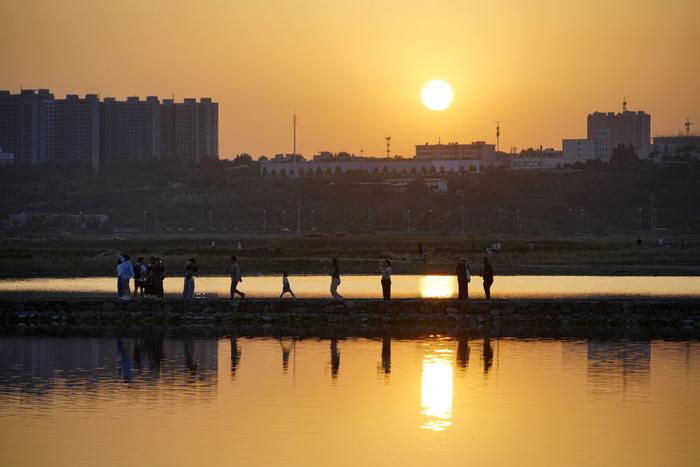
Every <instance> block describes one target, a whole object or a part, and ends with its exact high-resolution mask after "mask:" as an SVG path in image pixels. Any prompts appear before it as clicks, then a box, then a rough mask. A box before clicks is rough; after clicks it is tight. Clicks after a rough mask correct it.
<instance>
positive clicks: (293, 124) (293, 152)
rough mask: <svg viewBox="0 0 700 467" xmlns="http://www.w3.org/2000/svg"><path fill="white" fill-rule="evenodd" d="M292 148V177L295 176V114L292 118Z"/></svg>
mask: <svg viewBox="0 0 700 467" xmlns="http://www.w3.org/2000/svg"><path fill="white" fill-rule="evenodd" d="M292 127H293V129H292V133H293V140H294V143H293V149H292V178H296V176H297V115H296V114H294V117H293V118H292Z"/></svg>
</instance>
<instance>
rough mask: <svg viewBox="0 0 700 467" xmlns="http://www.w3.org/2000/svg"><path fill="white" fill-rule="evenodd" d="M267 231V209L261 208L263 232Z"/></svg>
mask: <svg viewBox="0 0 700 467" xmlns="http://www.w3.org/2000/svg"><path fill="white" fill-rule="evenodd" d="M264 232H267V210H265V209H263V233H264Z"/></svg>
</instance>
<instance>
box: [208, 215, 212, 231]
mask: <svg viewBox="0 0 700 467" xmlns="http://www.w3.org/2000/svg"><path fill="white" fill-rule="evenodd" d="M211 226H212V223H211V211H209V230H211Z"/></svg>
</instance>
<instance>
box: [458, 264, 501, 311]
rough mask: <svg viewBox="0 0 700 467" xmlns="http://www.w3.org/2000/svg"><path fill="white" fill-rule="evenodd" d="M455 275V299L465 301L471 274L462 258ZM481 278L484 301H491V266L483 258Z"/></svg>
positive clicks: (467, 296) (467, 295)
mask: <svg viewBox="0 0 700 467" xmlns="http://www.w3.org/2000/svg"><path fill="white" fill-rule="evenodd" d="M455 272H456V274H457V299H458V300H466V299H468V298H469V283H470V282H471V281H472V274H471V271H470V270H469V264H468V263H467V260H466V259H465V258H462V259H461V260H460V261H459V263H457V267H456V271H455ZM481 278H482V279H483V281H484V295H485V297H486V300H491V286H492V285H493V266H491V263H490V262H489V259H488V258H486V257H484V265H483V267H482V269H481Z"/></svg>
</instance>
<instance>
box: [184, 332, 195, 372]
mask: <svg viewBox="0 0 700 467" xmlns="http://www.w3.org/2000/svg"><path fill="white" fill-rule="evenodd" d="M182 347H183V349H184V351H185V365H186V366H187V368H188V369H189V370H190V371H191V372H192V373H196V372H197V361H196V360H195V358H194V341H193V340H192V339H190V338H186V339H183V341H182Z"/></svg>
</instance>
